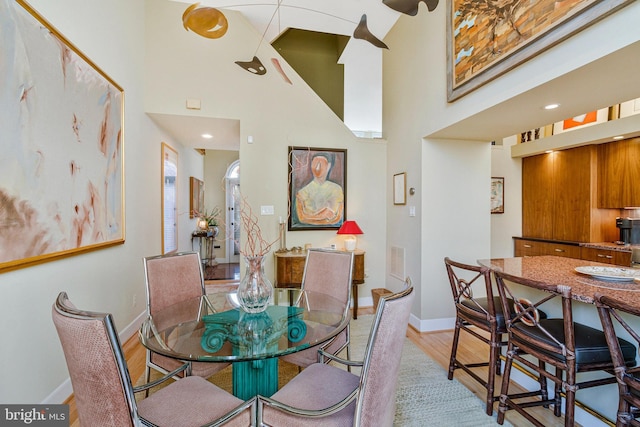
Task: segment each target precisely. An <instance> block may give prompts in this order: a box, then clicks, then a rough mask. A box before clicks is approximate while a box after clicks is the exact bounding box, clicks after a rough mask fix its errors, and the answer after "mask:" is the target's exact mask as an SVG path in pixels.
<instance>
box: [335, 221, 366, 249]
mask: <svg viewBox="0 0 640 427" xmlns="http://www.w3.org/2000/svg"><path fill="white" fill-rule="evenodd" d="M338 234H346V235H347V236H346V237H345V239H344V249H345V250H347V251H355V250H356V246H357V244H358V241H357V239H356V234H364V233H363V232H362V230H361V229H360V227H358V224H357V223H356V222H355V221H345V222H343V223H342V226H341V227H340V229H339V230H338Z"/></svg>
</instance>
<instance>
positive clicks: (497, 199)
mask: <svg viewBox="0 0 640 427" xmlns="http://www.w3.org/2000/svg"><path fill="white" fill-rule="evenodd" d="M491 213H492V214H501V213H504V177H496V176H494V177H491Z"/></svg>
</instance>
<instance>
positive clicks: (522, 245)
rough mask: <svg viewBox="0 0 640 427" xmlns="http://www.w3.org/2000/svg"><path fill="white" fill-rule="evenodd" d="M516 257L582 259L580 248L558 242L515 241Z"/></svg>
mask: <svg viewBox="0 0 640 427" xmlns="http://www.w3.org/2000/svg"><path fill="white" fill-rule="evenodd" d="M514 245H515V250H514V253H515V256H538V255H556V256H564V257H569V258H580V246H577V245H569V244H565V243H556V242H541V241H537V240H527V239H515V241H514Z"/></svg>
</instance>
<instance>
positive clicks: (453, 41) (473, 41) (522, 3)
mask: <svg viewBox="0 0 640 427" xmlns="http://www.w3.org/2000/svg"><path fill="white" fill-rule="evenodd" d="M633 1H635V0H563V1H557V0H536V1H528V0H448V12H449V18H448V19H447V45H448V50H447V62H448V70H447V71H448V78H447V87H448V100H449V101H454V100H455V99H457V98H459V97H461V96H463V95H465V94H467V93H469V92H471V91H472V90H474V89H476V88H478V87H480V86H481V85H483V84H485V83H487V82H489V81H491V80H492V79H494V78H496V77H497V76H499V75H501V74H503V73H505V72H507V71H509V70H511V69H512V68H514V67H516V66H517V65H519V64H521V63H523V62H525V61H527V60H528V59H530V58H532V57H533V56H535V55H537V54H539V53H540V52H543V51H544V50H546V49H549V48H550V47H552V46H554V45H556V44H557V43H559V42H561V41H563V40H565V39H566V38H567V37H570V36H572V35H573V34H575V33H577V32H578V31H580V30H582V29H584V28H586V27H587V26H589V25H591V24H593V23H595V22H597V21H598V20H600V19H602V18H604V17H605V16H607V15H609V14H610V13H612V12H614V11H616V10H618V9H619V8H621V7H623V6H626V5H628V4H630V3H632V2H633Z"/></svg>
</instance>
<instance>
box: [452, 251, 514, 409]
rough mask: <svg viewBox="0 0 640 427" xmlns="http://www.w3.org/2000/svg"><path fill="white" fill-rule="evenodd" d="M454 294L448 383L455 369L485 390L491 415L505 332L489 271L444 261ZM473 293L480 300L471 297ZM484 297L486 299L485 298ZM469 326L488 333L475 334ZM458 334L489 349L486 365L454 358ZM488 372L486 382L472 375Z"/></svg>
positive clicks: (485, 268) (504, 343) (500, 307)
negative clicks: (484, 368) (468, 337)
mask: <svg viewBox="0 0 640 427" xmlns="http://www.w3.org/2000/svg"><path fill="white" fill-rule="evenodd" d="M444 263H445V266H446V268H447V274H448V276H449V283H450V284H451V291H452V293H453V301H454V303H455V307H456V325H455V330H454V333H453V343H452V346H451V359H450V361H449V375H448V378H449V379H450V380H452V379H453V373H454V371H455V370H456V369H462V370H464V371H465V372H466V373H468V374H469V375H470V376H471V377H472V378H473V379H475V380H476V381H477V382H478V383H480V384H482V386H483V387H484V388H485V389H486V390H487V393H486V397H485V402H486V412H487V415H492V414H493V402H495V401H497V400H498V397H497V396H494V389H495V377H496V374H499V373H500V349H501V347H503V346H506V344H507V342H506V341H503V340H502V335H503V334H505V333H506V332H507V329H506V326H505V321H504V316H503V315H502V306H501V305H500V299H499V297H497V296H495V297H494V295H493V287H492V286H491V270H490V269H488V268H487V267H480V266H477V265H467V264H462V263H459V262H456V261H452V260H451V259H450V258H448V257H447V258H445V259H444ZM474 288H475V289H476V293H478V294H482V295H483V296H482V297H474ZM484 295H486V296H484ZM472 326H475V327H477V328H478V329H481V330H482V331H485V332H488V333H489V338H487V337H486V335H483V334H481V333H478V332H477V331H476V330H475V329H474V328H472ZM460 331H466V332H468V333H469V334H471V335H472V336H474V337H476V338H477V339H479V340H480V341H482V342H484V343H486V344H487V345H489V361H488V362H478V363H463V362H462V361H461V360H460V359H458V357H457V351H458V341H459V339H460ZM485 366H487V367H488V368H489V369H488V370H489V373H488V376H487V378H482V377H480V375H478V373H477V372H475V371H474V369H475V368H479V367H485Z"/></svg>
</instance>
